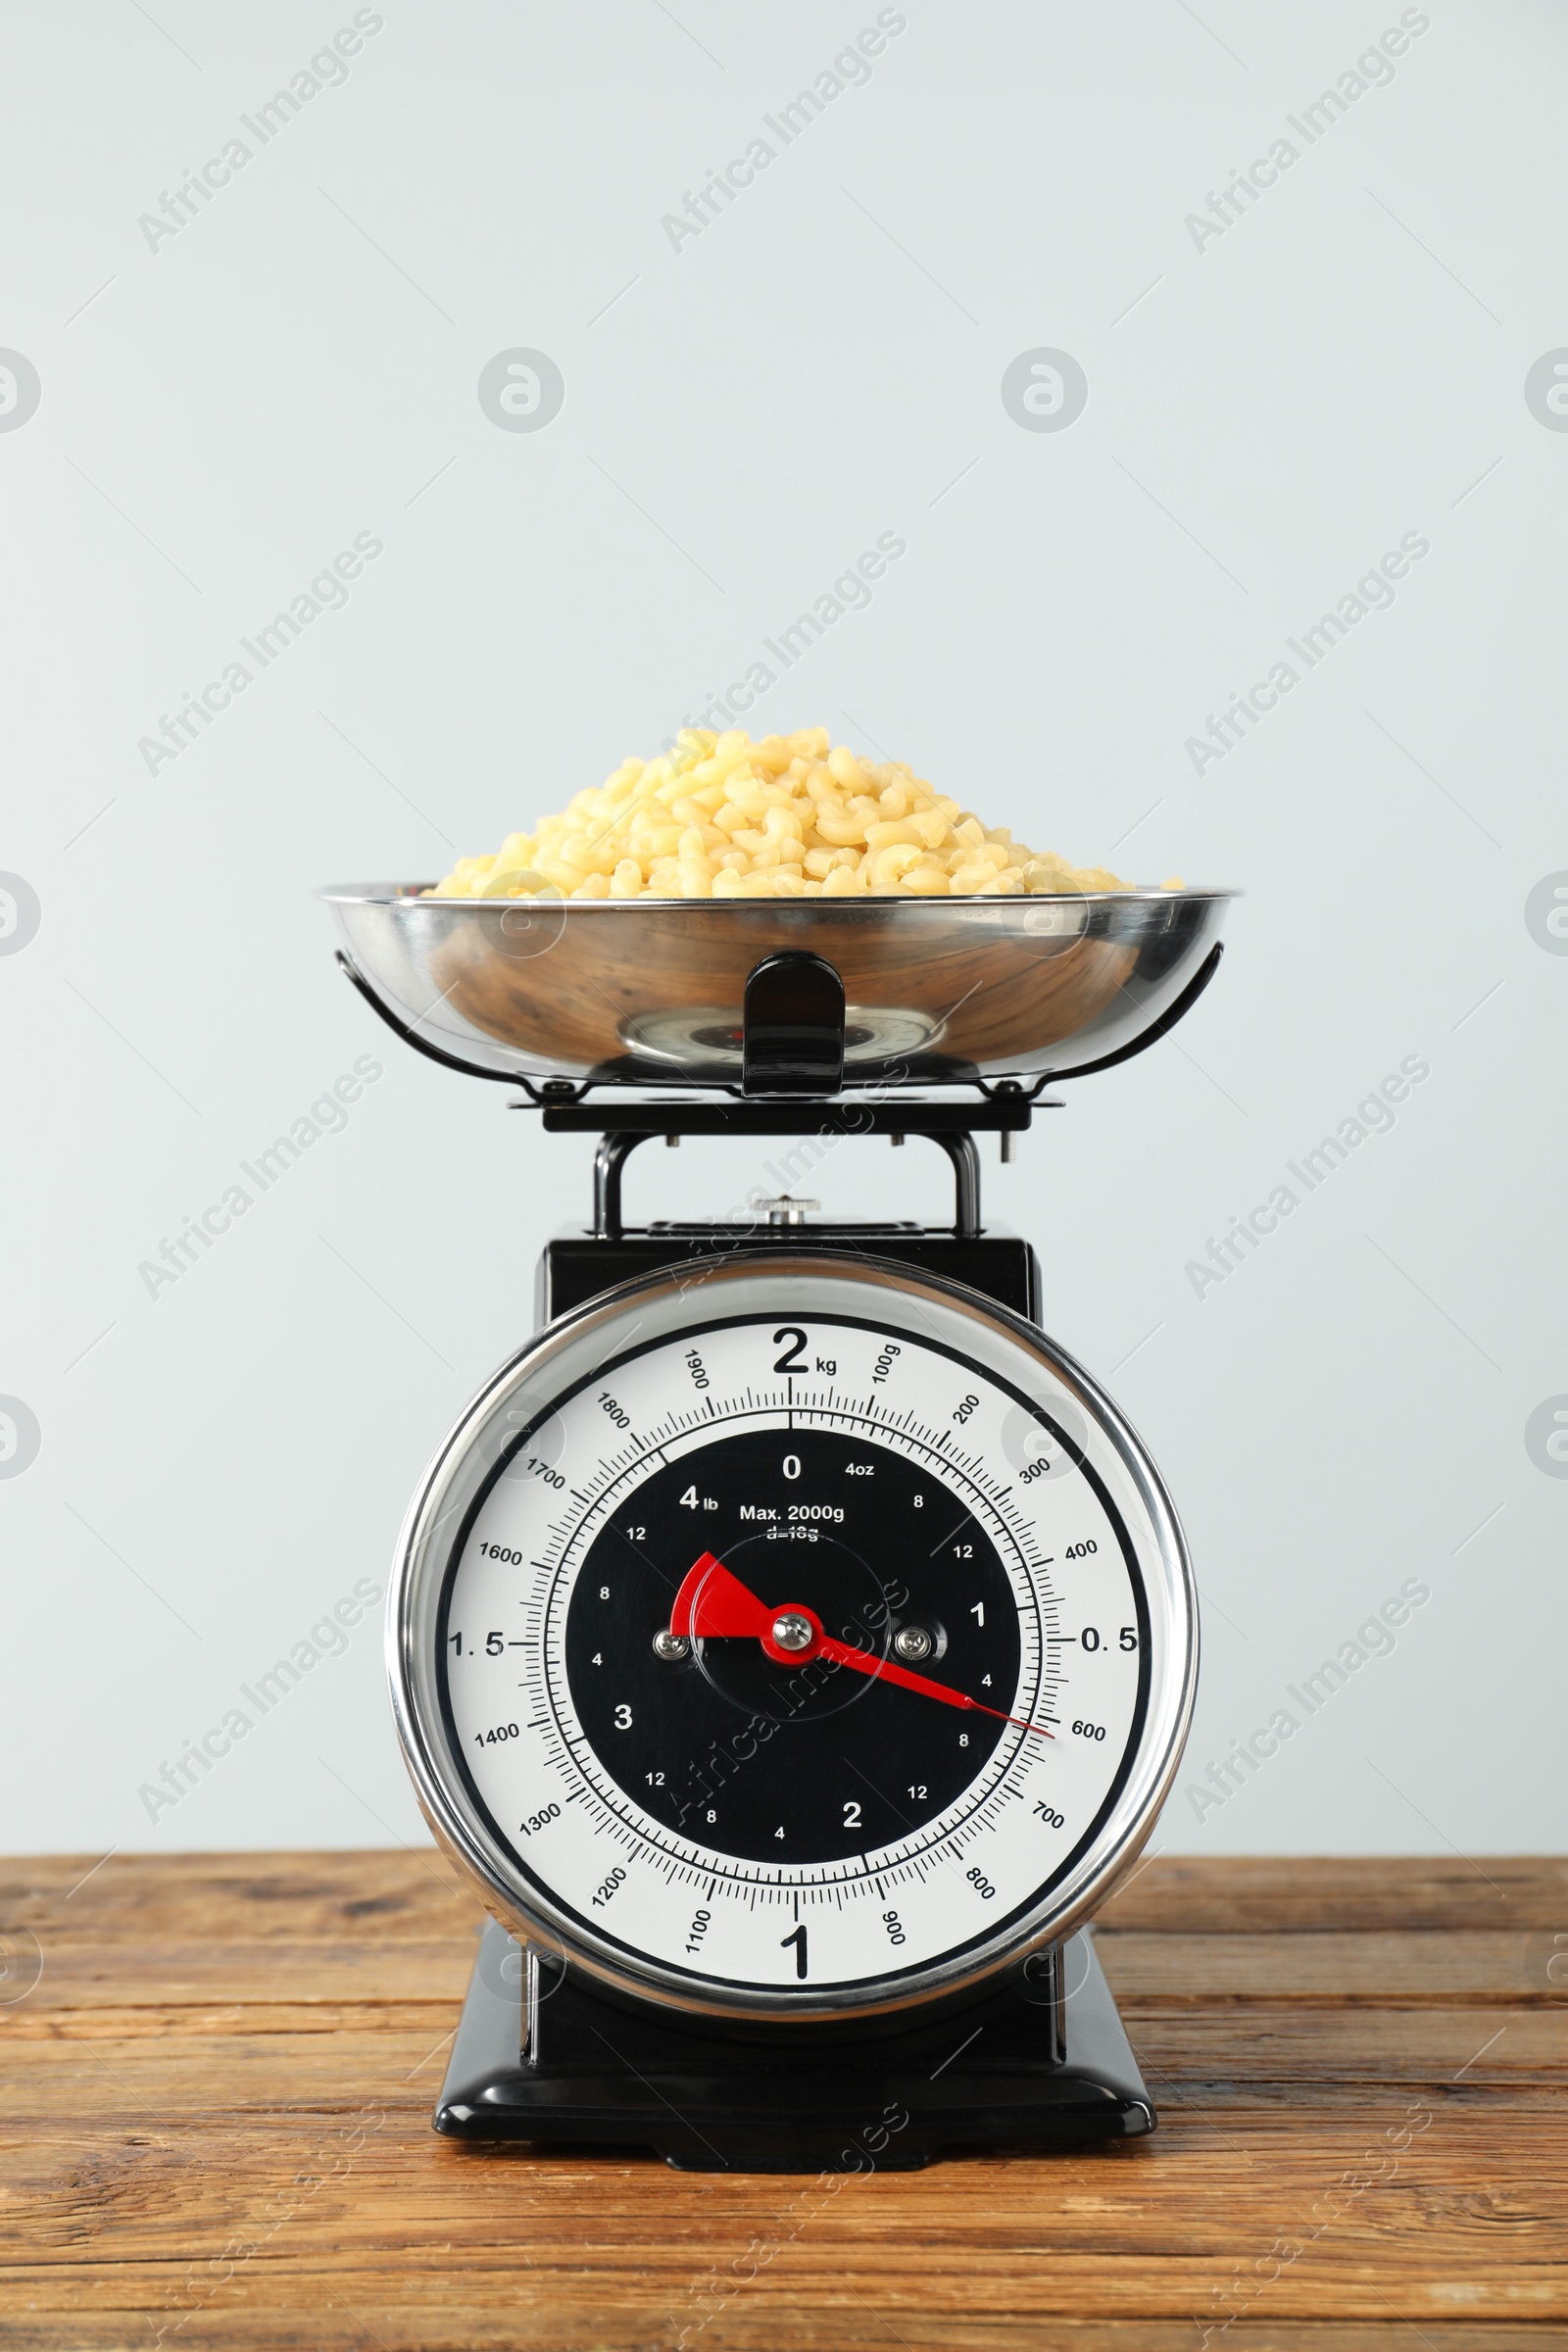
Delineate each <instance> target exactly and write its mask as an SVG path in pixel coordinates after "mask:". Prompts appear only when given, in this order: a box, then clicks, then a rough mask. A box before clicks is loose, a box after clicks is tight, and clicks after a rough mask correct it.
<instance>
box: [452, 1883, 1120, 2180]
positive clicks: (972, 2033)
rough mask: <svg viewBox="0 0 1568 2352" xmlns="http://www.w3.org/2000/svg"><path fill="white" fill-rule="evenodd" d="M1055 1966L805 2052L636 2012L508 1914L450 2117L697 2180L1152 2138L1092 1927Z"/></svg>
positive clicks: (479, 1985)
mask: <svg viewBox="0 0 1568 2352" xmlns="http://www.w3.org/2000/svg"><path fill="white" fill-rule="evenodd" d="M1042 1960H1043V1963H1044V1964H1043V1965H1042V1964H1041V1963H1036V1964H1035V1982H1034V1983H1033V1984H1031V1985H1028V1986H1027V1988H1026V1989H1023V1990H1020V1989H1017V1988H1009V1989H1008V1990H1006V1991H1005V1992H1002V1993H997V1994H993V1995H991V1996H990V1997H989V1998H988V1999H986V2000H983V2001H979V2002H975V2003H972V2004H971V2005H970V2006H968V2007H967V2008H965V2009H962V2010H957V2011H954V2012H950V2013H949V2014H947V2015H945V2016H944V2017H942V2018H941V2019H940V2020H938V2021H937V2022H936V2023H934V2024H922V2025H919V2026H916V2027H914V2028H912V2029H909V2030H907V2031H905V2032H903V2033H898V2034H860V2035H859V2036H858V2037H857V2038H855V2039H854V2040H846V2039H844V2038H842V2037H840V2038H837V2039H834V2040H832V2041H822V2042H816V2043H814V2044H809V2045H807V2046H805V2047H803V2046H802V2045H801V2044H800V2042H799V2041H798V2040H791V2041H790V2042H788V2043H783V2042H779V2041H764V2040H757V2039H750V2040H744V2041H742V2040H731V2039H726V2038H721V2037H720V2036H719V2035H718V2034H705V2033H703V2032H701V2031H692V2030H690V2029H688V2028H686V2027H684V2026H676V2025H674V2024H670V2023H666V2022H665V2020H664V2018H663V2017H662V2015H660V2014H658V2013H656V2012H654V2011H651V2010H642V2011H633V2010H630V2009H627V2008H623V2007H622V2006H621V2005H620V2004H619V2003H613V2002H611V2001H608V2000H605V1999H603V1998H601V1997H600V1996H599V1995H598V1994H596V1993H594V1992H592V1991H590V1990H588V1989H587V1988H585V1987H584V1985H582V1984H581V1983H580V1982H579V1980H577V1979H576V1978H574V1977H571V1976H569V1975H568V1976H566V1977H562V1976H561V1974H560V1972H559V1970H557V1969H555V1968H552V1969H549V1970H541V1969H540V1968H539V1967H538V1965H537V1963H532V1964H529V1963H528V1962H525V1960H524V1956H523V1954H522V1952H521V1951H520V1950H519V1948H518V1946H517V1944H516V1942H515V1940H514V1938H513V1937H512V1936H509V1935H508V1934H507V1932H506V1930H505V1929H504V1928H503V1927H501V1926H499V1925H498V1923H497V1922H496V1921H494V1920H490V1921H487V1922H486V1924H485V1928H484V1931H483V1935H482V1936H481V1940H480V1945H479V1957H478V1959H477V1961H476V1962H475V1965H474V1971H473V1977H472V1980H471V1982H470V1983H469V1985H468V1994H467V1999H466V2001H465V2003H464V2006H463V2018H462V2022H461V2023H460V2025H459V2027H458V2037H457V2040H456V2042H455V2043H454V2045H453V2050H452V2057H451V2060H450V2062H449V2064H448V2067H447V2077H446V2082H444V2084H443V2085H442V2090H441V2098H440V2102H439V2104H438V2105H437V2107H436V2111H435V2128H436V2130H437V2131H441V2132H445V2133H447V2134H448V2135H449V2136H451V2137H453V2138H457V2139H470V2140H504V2139H526V2140H532V2141H534V2142H536V2143H538V2144H540V2145H542V2146H544V2147H547V2148H549V2147H555V2148H563V2149H565V2148H575V2149H582V2148H603V2147H614V2146H622V2147H624V2146H628V2145H630V2146H635V2147H645V2148H652V2149H653V2151H654V2153H655V2154H656V2155H658V2156H662V2158H663V2159H664V2162H665V2163H666V2164H670V2165H673V2166H675V2168H676V2169H677V2170H678V2171H680V2172H697V2173H703V2172H744V2173H804V2172H811V2173H815V2172H871V2171H877V2172H913V2171H917V2170H918V2169H919V2168H920V2167H921V2166H922V2165H927V2164H929V2163H931V2161H932V2159H933V2158H934V2157H936V2156H937V2155H939V2154H940V2153H942V2152H943V2151H944V2150H946V2149H960V2148H963V2147H966V2146H967V2147H975V2146H995V2145H997V2144H998V2143H1018V2142H1026V2143H1031V2144H1034V2145H1037V2146H1047V2147H1052V2146H1056V2147H1060V2146H1064V2145H1071V2144H1073V2143H1075V2142H1080V2141H1083V2140H1094V2139H1131V2138H1135V2137H1139V2136H1141V2135H1142V2134H1143V2133H1144V2132H1147V2131H1152V2130H1153V2129H1154V2109H1153V2103H1152V2100H1151V2098H1150V2096H1149V2092H1148V2091H1147V2090H1146V2089H1145V2087H1144V2081H1143V2077H1142V2076H1141V2075H1140V2073H1139V2071H1138V2062H1137V2060H1136V2059H1135V2058H1134V2056H1133V2054H1132V2050H1131V2048H1130V2046H1129V2044H1128V2040H1127V2036H1126V2034H1125V2033H1124V2032H1123V2030H1122V2022H1121V2019H1120V2017H1119V2016H1118V2015H1117V2012H1116V2004H1115V2002H1114V2000H1113V1999H1112V1998H1111V1994H1110V1988H1109V1986H1108V1985H1106V1983H1105V1978H1104V1973H1103V1970H1102V1968H1101V1965H1100V1961H1099V1958H1098V1956H1097V1954H1096V1952H1095V1948H1094V1944H1093V1942H1092V1940H1091V1939H1090V1937H1089V1936H1088V1935H1084V1934H1080V1935H1078V1936H1072V1937H1071V1938H1070V1939H1069V1941H1068V1942H1067V1943H1066V1944H1065V1945H1064V1946H1062V1947H1061V1950H1060V1951H1059V1952H1056V1951H1053V1952H1051V1953H1049V1954H1047V1955H1043V1956H1042ZM525 2012H526V2016H525ZM525 2027H526V2030H525Z"/></svg>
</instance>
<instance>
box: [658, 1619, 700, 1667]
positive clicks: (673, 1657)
mask: <svg viewBox="0 0 1568 2352" xmlns="http://www.w3.org/2000/svg"><path fill="white" fill-rule="evenodd" d="M691 1646H692V1645H691V1643H690V1642H688V1641H687V1639H686V1637H685V1635H684V1634H672V1633H671V1632H670V1630H669V1628H668V1626H667V1625H666V1626H662V1628H661V1629H660V1631H659V1632H658V1633H657V1634H656V1635H655V1636H654V1655H655V1657H656V1658H658V1659H660V1660H661V1661H662V1664H664V1665H665V1666H673V1665H675V1664H676V1663H677V1662H678V1661H679V1660H680V1659H681V1658H684V1657H688V1656H689V1655H690V1653H691Z"/></svg>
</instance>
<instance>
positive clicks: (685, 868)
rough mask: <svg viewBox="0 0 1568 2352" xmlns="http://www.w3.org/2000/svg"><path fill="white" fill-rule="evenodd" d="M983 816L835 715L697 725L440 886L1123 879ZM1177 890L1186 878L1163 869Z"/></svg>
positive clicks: (858, 891)
mask: <svg viewBox="0 0 1568 2352" xmlns="http://www.w3.org/2000/svg"><path fill="white" fill-rule="evenodd" d="M1128 887H1129V885H1128V884H1126V883H1124V882H1121V881H1119V880H1118V878H1117V877H1116V875H1114V874H1112V873H1110V872H1108V871H1107V870H1106V868H1105V867H1103V866H1099V865H1092V866H1075V865H1070V864H1068V862H1067V861H1066V859H1065V858H1058V857H1056V856H1055V855H1054V853H1052V852H1050V851H1047V852H1044V853H1043V854H1040V855H1037V854H1036V853H1035V852H1034V851H1033V850H1030V849H1027V848H1025V847H1024V845H1023V844H1022V843H1021V842H1015V841H1014V840H1013V838H1012V835H1011V834H1010V833H1009V832H1008V830H1007V829H1006V827H1005V826H990V827H988V826H985V825H983V824H982V823H981V822H980V819H979V818H978V817H977V816H972V815H970V814H968V813H966V811H964V810H963V809H960V808H959V806H958V804H957V802H956V801H955V800H952V799H950V798H949V797H948V795H947V794H946V793H941V792H935V791H933V789H932V787H931V786H930V785H929V784H927V783H925V782H924V781H923V780H922V779H921V778H920V777H919V776H916V775H915V774H914V773H913V772H912V770H910V769H909V768H907V767H906V766H905V765H904V764H903V763H902V762H901V761H899V760H888V761H886V762H884V763H883V764H881V765H876V764H874V763H873V762H871V761H868V760H859V759H858V758H857V757H856V755H855V754H854V753H853V752H851V751H847V750H846V749H845V748H844V746H843V745H838V746H836V747H835V748H833V749H831V750H830V749H829V737H828V731H827V729H826V727H803V728H802V729H801V730H800V731H799V732H798V733H796V734H794V735H768V736H764V737H763V739H762V740H761V742H760V743H754V742H753V741H752V740H751V737H750V736H749V735H747V734H746V733H745V732H744V731H743V730H741V729H738V728H737V729H735V730H733V731H731V732H729V733H727V734H723V735H713V734H711V733H709V732H707V731H706V730H704V729H698V728H687V729H685V730H683V732H682V733H681V734H680V735H679V736H677V738H676V740H675V746H674V749H673V750H672V751H671V752H669V753H667V754H663V755H662V756H661V757H660V758H659V759H657V760H647V761H644V760H623V761H622V762H621V764H620V766H619V767H617V768H616V770H615V772H614V774H613V776H611V777H610V778H609V779H608V781H607V782H606V783H604V784H603V785H601V786H600V787H599V788H598V789H597V790H587V791H583V792H579V793H577V794H576V795H575V797H574V798H573V799H572V800H571V801H569V802H568V803H567V806H566V808H565V809H564V810H563V811H562V813H561V814H559V815H556V816H546V817H541V818H540V820H539V822H538V824H537V825H536V826H535V828H534V830H533V832H532V833H513V834H509V835H508V837H507V839H506V840H505V841H504V842H503V843H502V845H501V848H500V850H499V851H498V852H497V853H496V854H495V856H494V857H489V858H459V859H458V862H457V864H456V865H455V866H454V867H453V869H452V871H451V873H449V874H447V875H446V876H445V877H444V878H443V879H442V880H441V881H440V882H438V883H437V884H436V885H435V888H434V891H433V893H432V894H431V895H432V896H434V897H436V898H443V899H497V898H503V899H517V898H535V897H538V896H539V895H540V894H541V893H544V894H547V895H549V896H550V897H556V896H558V895H559V896H564V897H566V898H570V899H709V898H712V899H765V898H818V897H819V898H827V899H838V898H860V897H876V898H888V897H892V898H1005V897H1017V896H1024V895H1042V894H1044V895H1049V894H1052V893H1057V894H1059V893H1061V892H1066V891H1094V890H1125V889H1127V888H1128ZM1161 887H1162V888H1164V889H1170V890H1177V889H1180V887H1181V885H1180V883H1179V882H1174V881H1173V882H1168V883H1165V884H1162V885H1161Z"/></svg>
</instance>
